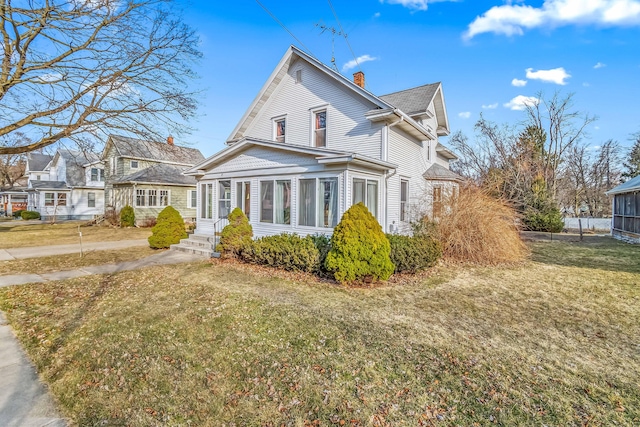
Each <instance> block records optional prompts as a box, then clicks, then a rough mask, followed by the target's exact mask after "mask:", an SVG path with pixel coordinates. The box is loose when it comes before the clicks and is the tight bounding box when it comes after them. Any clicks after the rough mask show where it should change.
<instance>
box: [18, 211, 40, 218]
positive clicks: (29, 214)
mask: <svg viewBox="0 0 640 427" xmlns="http://www.w3.org/2000/svg"><path fill="white" fill-rule="evenodd" d="M20 216H21V217H22V219H24V220H27V219H40V212H36V211H21V212H20Z"/></svg>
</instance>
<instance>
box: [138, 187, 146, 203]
mask: <svg viewBox="0 0 640 427" xmlns="http://www.w3.org/2000/svg"><path fill="white" fill-rule="evenodd" d="M145 196H146V190H136V206H144V205H145Z"/></svg>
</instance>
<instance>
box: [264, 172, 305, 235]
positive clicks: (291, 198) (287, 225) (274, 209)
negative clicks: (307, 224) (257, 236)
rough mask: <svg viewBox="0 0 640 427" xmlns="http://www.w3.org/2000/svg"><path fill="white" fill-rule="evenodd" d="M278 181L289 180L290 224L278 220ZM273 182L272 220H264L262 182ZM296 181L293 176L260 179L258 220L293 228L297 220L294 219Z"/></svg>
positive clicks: (270, 224) (271, 224)
mask: <svg viewBox="0 0 640 427" xmlns="http://www.w3.org/2000/svg"><path fill="white" fill-rule="evenodd" d="M278 181H289V191H290V194H289V224H281V223H278V222H276V186H277V185H278ZM263 182H271V183H272V185H273V187H272V188H273V205H272V207H271V222H267V221H262V183H263ZM294 182H296V178H295V177H292V176H285V177H275V178H269V179H259V180H258V222H259V223H261V224H268V225H269V226H276V227H281V228H293V227H294V224H296V223H297V221H295V220H294V218H293V215H292V212H293V211H294V209H293V206H294V196H296V197H297V195H295V194H294V189H293V184H294Z"/></svg>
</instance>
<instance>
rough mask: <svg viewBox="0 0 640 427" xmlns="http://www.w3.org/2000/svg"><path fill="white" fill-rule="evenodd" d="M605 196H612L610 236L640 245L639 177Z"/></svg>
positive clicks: (613, 189) (615, 188)
mask: <svg viewBox="0 0 640 427" xmlns="http://www.w3.org/2000/svg"><path fill="white" fill-rule="evenodd" d="M605 194H607V195H608V196H613V201H612V203H613V204H612V212H613V217H612V219H611V235H612V236H613V237H615V238H616V239H620V240H624V241H627V242H630V243H640V176H636V177H635V178H632V179H630V180H629V181H627V182H625V183H623V184H620V185H618V186H617V187H614V188H612V189H611V190H609V191H607V192H606V193H605Z"/></svg>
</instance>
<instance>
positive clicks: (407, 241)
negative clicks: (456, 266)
mask: <svg viewBox="0 0 640 427" xmlns="http://www.w3.org/2000/svg"><path fill="white" fill-rule="evenodd" d="M387 239H389V243H390V245H391V262H393V265H395V272H396V273H416V272H418V271H421V270H424V269H427V268H429V267H433V266H434V265H435V264H436V262H437V261H438V259H439V258H440V257H441V256H442V245H441V244H440V242H439V241H437V240H435V239H432V238H431V237H429V236H421V235H417V236H413V237H412V236H403V235H399V234H387Z"/></svg>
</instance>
